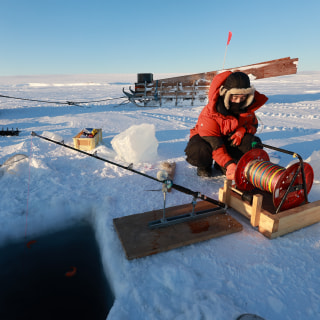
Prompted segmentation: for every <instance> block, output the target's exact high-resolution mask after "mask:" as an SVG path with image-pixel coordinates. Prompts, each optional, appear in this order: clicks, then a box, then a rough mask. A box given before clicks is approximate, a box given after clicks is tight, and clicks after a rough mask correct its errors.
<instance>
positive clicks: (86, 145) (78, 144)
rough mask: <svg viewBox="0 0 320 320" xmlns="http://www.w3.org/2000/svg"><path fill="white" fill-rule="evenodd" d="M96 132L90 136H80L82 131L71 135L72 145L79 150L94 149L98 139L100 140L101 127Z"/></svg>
mask: <svg viewBox="0 0 320 320" xmlns="http://www.w3.org/2000/svg"><path fill="white" fill-rule="evenodd" d="M97 130H98V132H97V133H96V135H95V136H94V137H92V138H80V137H81V135H82V134H83V131H81V132H79V133H78V134H77V135H76V136H75V137H73V143H74V147H75V148H76V149H79V150H83V151H87V150H92V149H94V148H95V147H96V146H97V145H98V144H99V142H100V141H102V129H97Z"/></svg>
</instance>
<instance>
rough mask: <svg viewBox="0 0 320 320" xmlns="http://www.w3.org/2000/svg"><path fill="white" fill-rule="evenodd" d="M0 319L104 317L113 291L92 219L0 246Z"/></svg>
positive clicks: (109, 306) (112, 297) (111, 303)
mask: <svg viewBox="0 0 320 320" xmlns="http://www.w3.org/2000/svg"><path fill="white" fill-rule="evenodd" d="M0 283H1V290H0V319H8V320H9V319H32V320H37V319H42V320H43V319H46V320H48V319H106V318H107V315H108V313H109V310H110V309H111V307H112V305H113V302H114V296H113V293H112V290H111V289H110V287H109V284H108V281H107V279H106V277H105V275H104V272H103V267H102V262H101V257H100V253H99V248H98V245H97V242H96V240H95V235H94V232H93V230H92V228H91V227H90V226H89V225H80V226H74V227H72V228H68V229H65V230H62V231H58V232H55V233H52V234H50V235H44V236H41V237H37V238H35V239H31V240H26V241H23V242H20V243H14V244H9V245H6V246H4V247H2V248H0Z"/></svg>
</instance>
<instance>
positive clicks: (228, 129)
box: [190, 71, 268, 167]
mask: <svg viewBox="0 0 320 320" xmlns="http://www.w3.org/2000/svg"><path fill="white" fill-rule="evenodd" d="M231 73H232V72H231V71H225V72H222V73H220V74H218V75H216V76H215V77H214V78H213V80H212V82H211V85H210V89H209V93H208V104H207V105H206V106H205V107H204V108H203V110H202V111H201V113H200V115H199V118H198V121H197V124H196V125H195V127H194V128H192V129H191V130H190V138H192V137H193V136H194V135H196V134H199V135H200V137H210V136H215V137H224V136H228V135H229V134H231V133H232V132H234V131H235V130H237V129H238V128H240V127H244V128H245V129H246V132H247V133H250V134H255V133H256V131H257V129H256V127H257V124H258V120H257V118H256V116H255V113H254V112H255V111H256V110H258V109H259V108H260V107H262V106H263V105H264V104H265V103H266V102H267V100H268V98H267V97H266V96H265V95H263V94H261V93H259V92H258V91H255V92H254V101H253V103H252V104H251V105H250V106H249V107H248V108H247V109H246V112H244V113H240V114H239V117H238V119H237V118H236V117H234V116H232V115H227V116H224V115H222V114H221V113H219V112H218V111H217V110H216V104H217V101H218V98H219V96H220V94H219V89H220V87H221V86H222V85H223V84H224V82H225V80H226V79H227V78H228V76H229V75H230V74H231ZM212 158H213V159H214V160H215V161H216V162H217V163H218V164H219V165H220V166H222V167H224V166H225V164H227V163H228V162H230V161H231V160H232V158H231V156H230V155H229V154H228V152H227V150H226V147H225V146H224V145H222V146H220V147H219V148H217V149H216V150H214V151H213V152H212Z"/></svg>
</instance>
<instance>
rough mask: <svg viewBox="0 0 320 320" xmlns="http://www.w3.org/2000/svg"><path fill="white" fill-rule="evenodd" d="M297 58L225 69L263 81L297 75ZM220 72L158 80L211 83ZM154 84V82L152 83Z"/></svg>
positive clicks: (164, 81)
mask: <svg viewBox="0 0 320 320" xmlns="http://www.w3.org/2000/svg"><path fill="white" fill-rule="evenodd" d="M297 61H298V58H293V59H291V58H290V57H286V58H281V59H275V60H270V61H265V62H262V63H255V64H250V65H247V66H243V67H237V68H230V69H226V70H229V71H232V72H235V71H242V72H244V73H246V74H252V75H253V76H254V77H255V78H256V79H263V78H268V77H275V76H282V75H289V74H295V73H297ZM219 72H221V71H210V72H202V73H196V74H190V75H185V76H179V77H172V78H165V79H159V80H158V82H159V81H161V82H163V83H167V84H168V83H170V82H171V83H172V82H174V83H177V82H184V81H194V80H200V79H205V80H209V81H211V80H212V79H213V77H214V76H216V75H217V74H218V73H219ZM153 83H154V84H155V81H154V82H153Z"/></svg>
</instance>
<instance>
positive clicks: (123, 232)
mask: <svg viewBox="0 0 320 320" xmlns="http://www.w3.org/2000/svg"><path fill="white" fill-rule="evenodd" d="M210 208H216V207H215V206H214V205H212V204H210V203H209V202H205V201H199V202H198V203H197V205H196V210H206V209H210ZM191 210H192V205H191V204H187V205H180V206H175V207H171V208H167V209H166V217H172V216H178V215H181V214H185V213H189V212H191ZM162 215H163V210H154V211H150V212H144V213H139V214H134V215H130V216H126V217H122V218H116V219H113V223H114V226H115V229H116V231H117V234H118V236H119V239H120V241H121V244H122V247H123V249H124V251H125V254H126V257H127V259H129V260H131V259H136V258H141V257H145V256H149V255H152V254H156V253H159V252H164V251H168V250H172V249H175V248H179V247H182V246H186V245H189V244H193V243H197V242H200V241H205V240H209V239H212V238H216V237H221V236H224V235H227V234H231V233H234V232H239V231H241V230H242V225H241V224H240V223H239V222H238V221H237V220H235V219H234V218H232V217H231V216H230V215H228V214H225V213H215V214H213V215H211V216H208V217H203V218H198V219H197V220H193V221H189V222H183V223H179V224H175V225H171V226H168V227H165V228H158V229H150V228H149V227H148V223H149V222H152V221H155V220H158V219H161V218H162Z"/></svg>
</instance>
